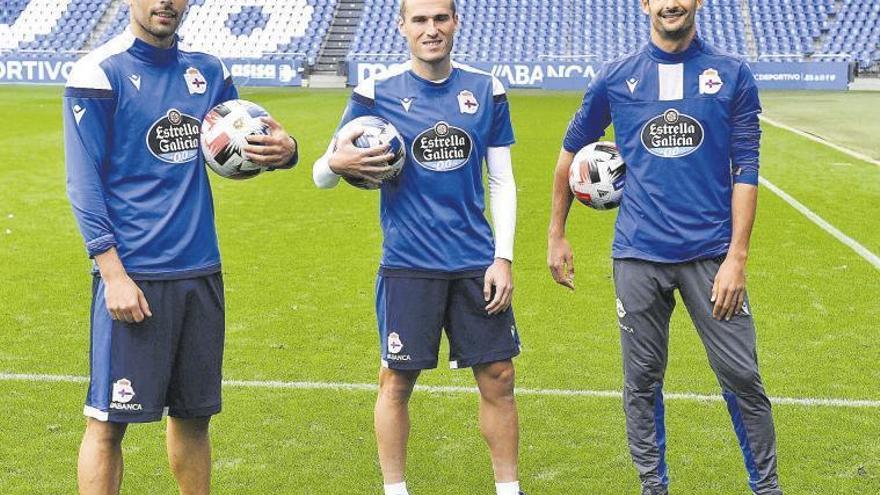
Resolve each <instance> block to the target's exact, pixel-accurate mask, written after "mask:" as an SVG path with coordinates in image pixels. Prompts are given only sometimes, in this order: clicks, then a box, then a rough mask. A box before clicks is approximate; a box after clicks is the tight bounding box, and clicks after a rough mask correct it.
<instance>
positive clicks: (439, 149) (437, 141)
mask: <svg viewBox="0 0 880 495" xmlns="http://www.w3.org/2000/svg"><path fill="white" fill-rule="evenodd" d="M473 148H474V141H473V139H471V137H470V135H468V133H467V132H465V131H464V129H459V128H458V127H455V126H452V125H450V124H448V123H446V122H443V121H440V122H437V123H436V124H434V126H433V127H431V128H430V129H425V130H424V131H422V133H421V134H419V135H418V136H416V138H415V139H414V140H413V143H412V157H413V159H414V160H415V161H416V163H418V164H419V165H421V166H422V167H424V168H426V169H428V170H433V171H435V172H449V171H450V170H455V169H457V168H460V167H462V166H463V165H464V164H465V163H467V161H468V158H470V156H471V151H472V150H473Z"/></svg>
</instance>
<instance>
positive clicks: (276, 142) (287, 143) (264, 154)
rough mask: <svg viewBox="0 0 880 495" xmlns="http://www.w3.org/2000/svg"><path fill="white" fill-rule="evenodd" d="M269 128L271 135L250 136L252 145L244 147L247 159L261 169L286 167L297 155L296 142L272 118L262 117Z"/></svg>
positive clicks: (249, 139) (249, 140)
mask: <svg viewBox="0 0 880 495" xmlns="http://www.w3.org/2000/svg"><path fill="white" fill-rule="evenodd" d="M260 120H262V121H263V122H264V123H265V124H266V125H268V126H269V134H267V135H262V134H259V135H256V136H248V138H247V140H248V142H249V143H250V145H248V146H245V147H244V152H245V158H247V159H248V160H250V161H251V162H253V163H254V164H256V165H259V166H261V167H275V168H280V167H285V166H287V165H289V164H290V162H291V161H292V160H293V156H294V155H295V154H296V141H294V140H293V138H291V137H290V136H289V135H288V133H287V131H286V130H284V127H283V126H282V125H281V124H279V123H278V121H276V120H275V119H273V118H272V117H261V118H260Z"/></svg>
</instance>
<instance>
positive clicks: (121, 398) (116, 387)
mask: <svg viewBox="0 0 880 495" xmlns="http://www.w3.org/2000/svg"><path fill="white" fill-rule="evenodd" d="M133 398H134V387H132V386H131V380H129V379H127V378H120V379H119V380H116V381H115V382H113V402H119V403H120V404H127V403H129V402H131V399H133Z"/></svg>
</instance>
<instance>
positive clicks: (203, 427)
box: [168, 416, 211, 439]
mask: <svg viewBox="0 0 880 495" xmlns="http://www.w3.org/2000/svg"><path fill="white" fill-rule="evenodd" d="M210 426H211V417H210V416H206V417H202V418H185V419H184V418H174V417H169V418H168V429H169V430H173V432H174V434H176V435H178V436H183V437H186V438H191V439H201V438H206V437H207V436H208V430H209V428H210Z"/></svg>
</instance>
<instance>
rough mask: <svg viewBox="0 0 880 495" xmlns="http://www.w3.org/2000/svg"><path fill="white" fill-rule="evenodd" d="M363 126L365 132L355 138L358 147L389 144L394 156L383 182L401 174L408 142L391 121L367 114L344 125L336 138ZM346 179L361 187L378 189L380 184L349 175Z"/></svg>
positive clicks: (390, 151)
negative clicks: (406, 142) (404, 140)
mask: <svg viewBox="0 0 880 495" xmlns="http://www.w3.org/2000/svg"><path fill="white" fill-rule="evenodd" d="M354 128H361V129H363V130H364V133H363V134H362V135H361V136H360V137H358V138H357V139H355V140H354V145H355V146H357V147H358V148H372V147H374V146H381V145H385V144H387V145H389V146H390V150H389V151H388V152H389V153H391V154H392V155H394V158H392V159H391V161H389V162H388V165H390V166H391V170H389V171H388V173H386V174H384V175H383V176H382V177H380V178H381V179H382V182H385V181H387V180H390V179H393V178H395V177H397V176H398V175H400V172H401V170H403V164H404V162H405V161H406V144H405V143H404V142H403V137H401V135H400V133H399V132H397V128H396V127H394V125H393V124H392V123H391V122H388V121H387V120H385V119H383V118H381V117H375V116H372V115H370V116H365V117H358V118H356V119H353V120H352V121H350V122H349V123H347V124H345V125H344V126H342V127H341V128H340V129H339V131H338V132H337V133H336V138H337V140H338V138H339V136H341V135H343V134H346V133H347V132H349V131H350V130H351V129H354ZM345 180H346V181H347V182H348V183H349V184H351V185H353V186H355V187H359V188H361V189H378V188H379V186H377V185H373V184H369V183H367V182H366V181H363V180H360V179H351V178H349V177H345Z"/></svg>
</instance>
